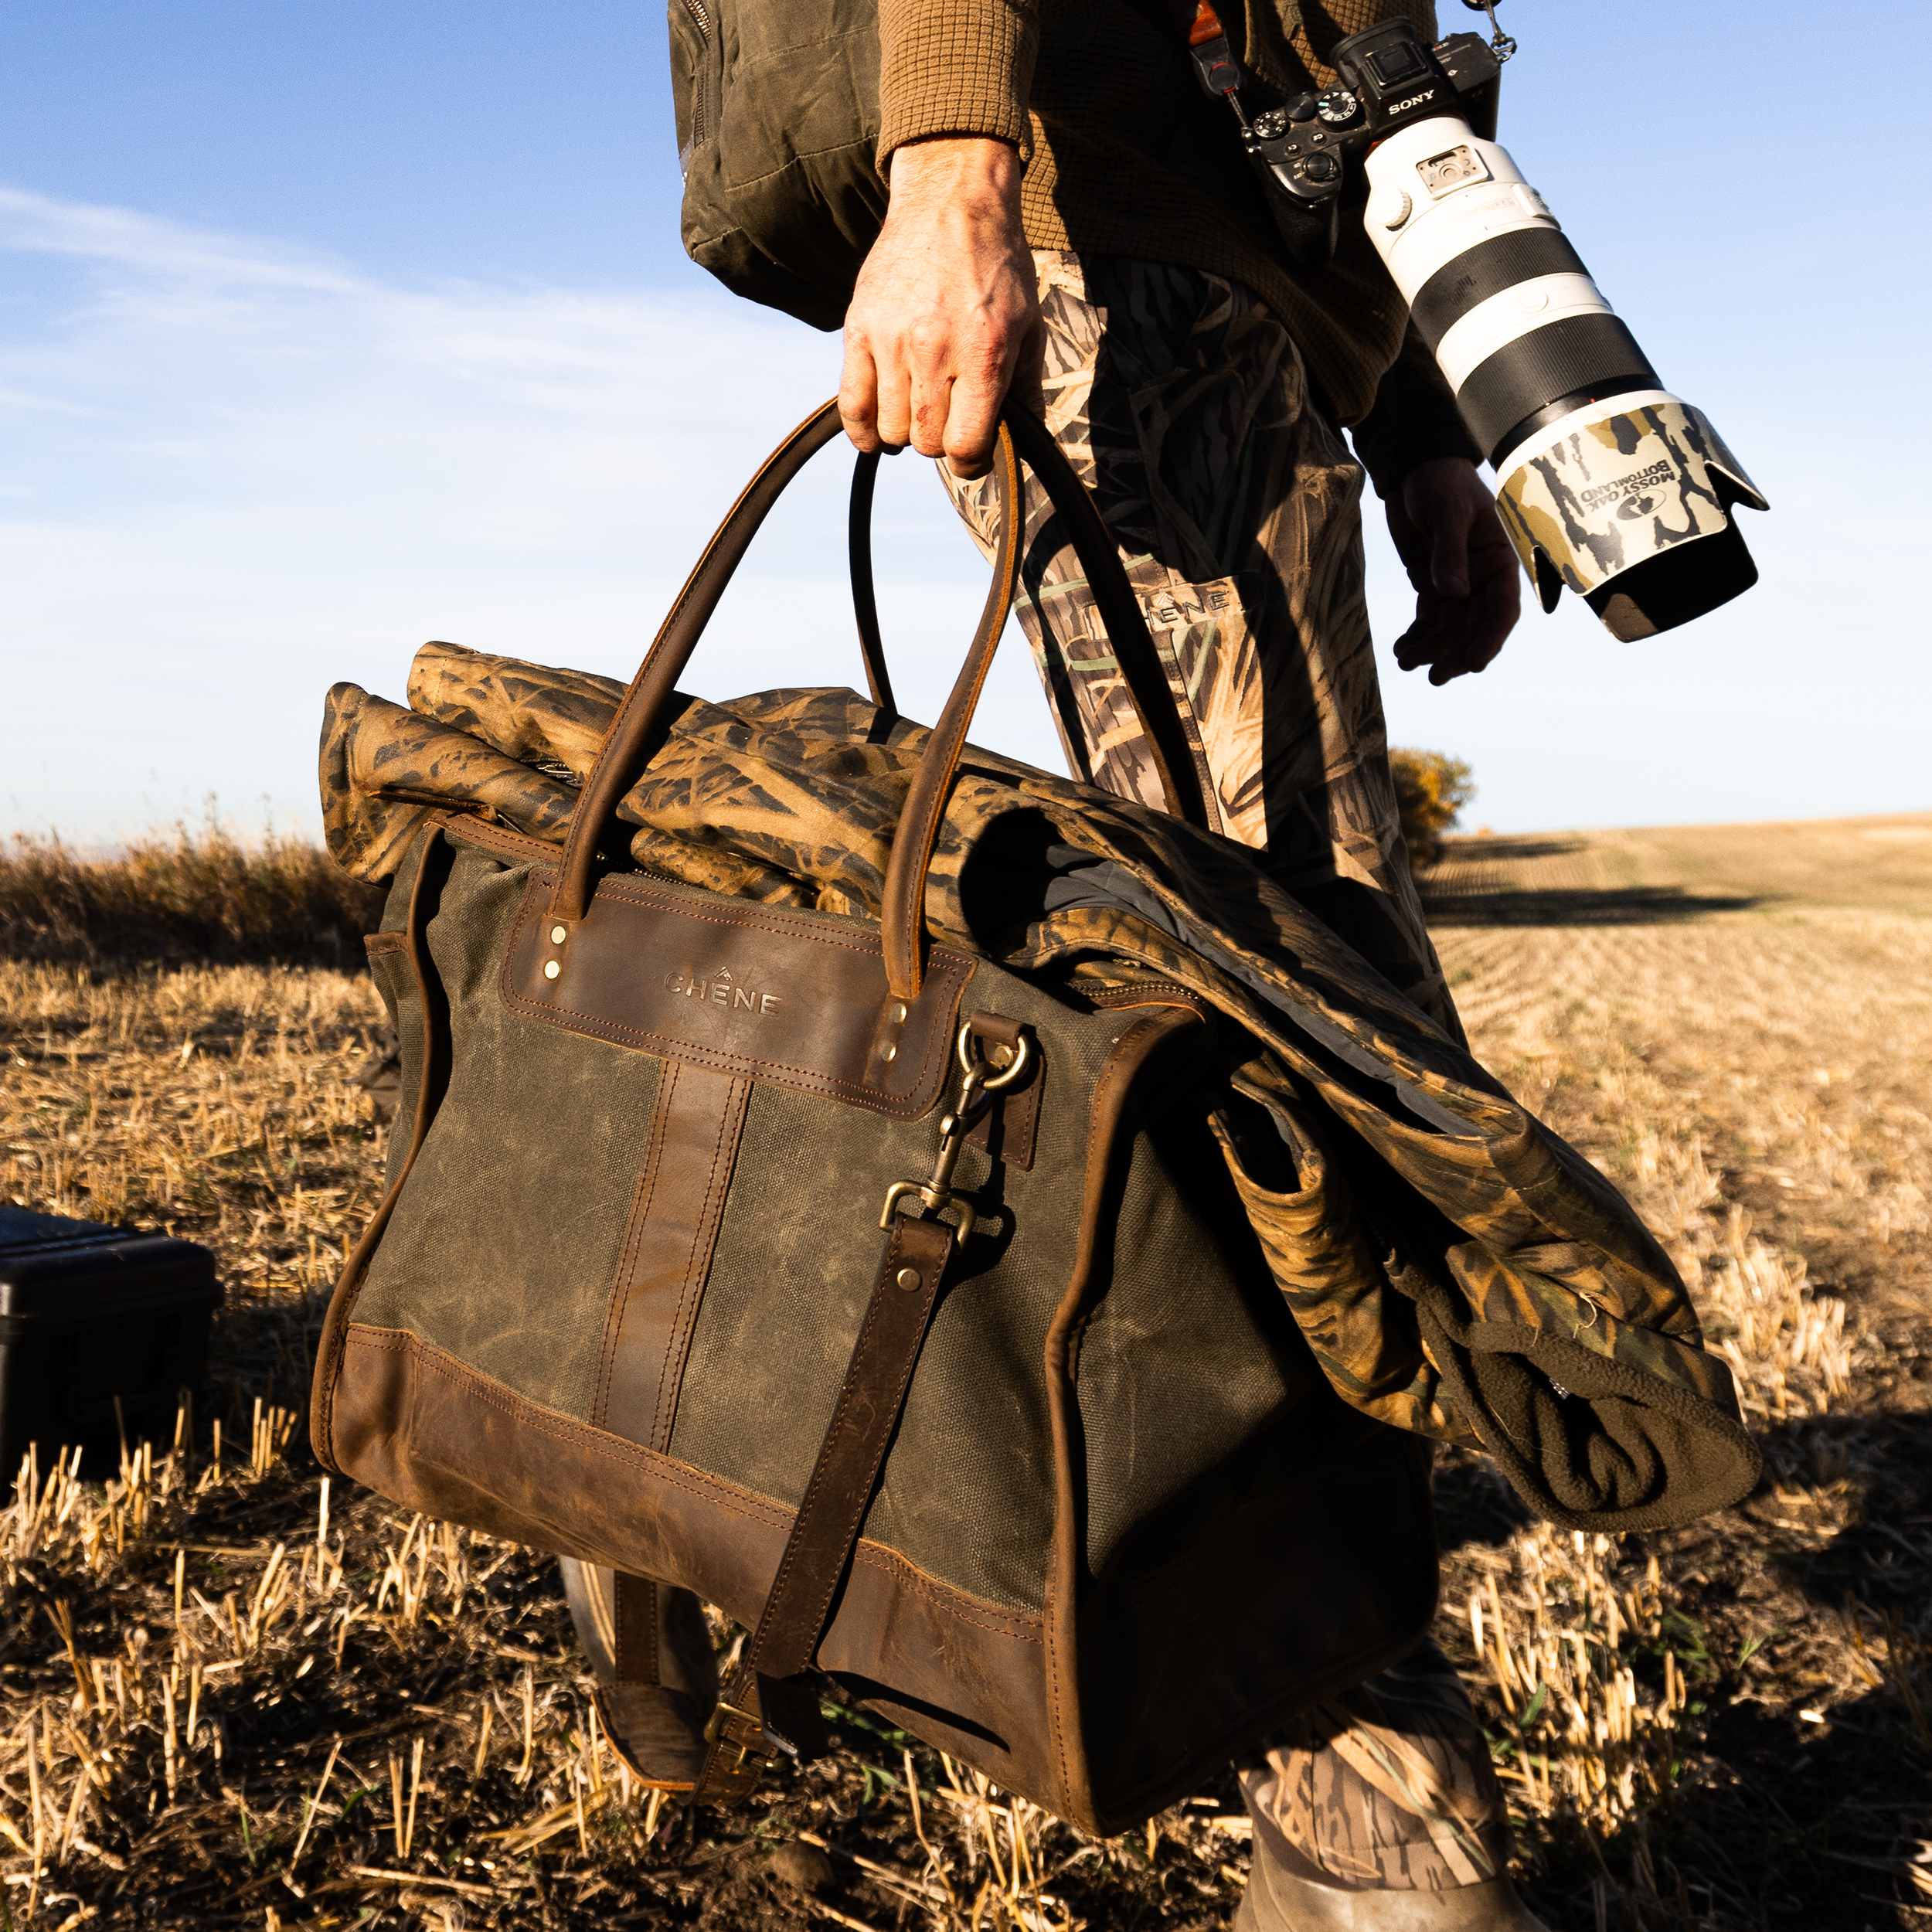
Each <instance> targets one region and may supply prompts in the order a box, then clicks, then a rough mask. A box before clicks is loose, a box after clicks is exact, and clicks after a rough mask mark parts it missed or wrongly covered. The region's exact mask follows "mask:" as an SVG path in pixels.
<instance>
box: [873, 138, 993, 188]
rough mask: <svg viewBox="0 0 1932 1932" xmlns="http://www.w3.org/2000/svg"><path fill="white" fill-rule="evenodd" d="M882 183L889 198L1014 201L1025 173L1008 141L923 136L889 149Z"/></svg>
mask: <svg viewBox="0 0 1932 1932" xmlns="http://www.w3.org/2000/svg"><path fill="white" fill-rule="evenodd" d="M1024 172H1025V168H1024V165H1023V164H1022V162H1021V160H1020V158H1019V150H1018V149H1017V148H1015V147H1014V145H1013V144H1012V142H1011V141H1002V140H1000V139H999V138H998V136H996V135H993V134H927V135H923V136H922V137H921V138H920V139H918V140H917V141H906V142H905V143H904V144H903V145H902V146H900V147H897V148H894V149H893V151H892V153H891V155H889V157H888V158H887V160H886V179H887V181H888V182H889V183H890V184H891V186H892V192H893V196H894V198H895V199H896V198H897V197H899V196H902V195H904V196H910V197H912V198H913V199H924V198H925V197H926V196H930V195H934V194H939V195H944V196H948V197H949V198H950V197H951V196H958V195H967V196H975V195H980V196H990V197H996V198H998V199H1000V200H1002V201H1006V200H1011V201H1013V202H1017V201H1018V199H1019V184H1020V179H1021V176H1022V175H1023V174H1024Z"/></svg>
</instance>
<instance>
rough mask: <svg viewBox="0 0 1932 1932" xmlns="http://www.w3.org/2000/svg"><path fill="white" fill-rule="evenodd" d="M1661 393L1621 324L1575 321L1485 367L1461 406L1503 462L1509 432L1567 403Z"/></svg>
mask: <svg viewBox="0 0 1932 1932" xmlns="http://www.w3.org/2000/svg"><path fill="white" fill-rule="evenodd" d="M1612 384H1614V385H1615V389H1612V388H1611V385H1612ZM1658 386H1659V385H1658V379H1657V372H1656V371H1655V369H1652V368H1651V366H1650V363H1649V362H1648V359H1646V358H1645V354H1644V352H1643V351H1642V350H1641V349H1639V348H1638V346H1637V338H1636V337H1635V336H1634V335H1631V332H1630V331H1629V330H1628V328H1625V327H1624V325H1623V323H1622V322H1621V321H1619V320H1618V319H1617V317H1616V316H1614V315H1573V316H1571V317H1570V318H1567V319H1566V320H1565V321H1560V322H1549V323H1546V325H1544V326H1543V328H1538V329H1532V331H1531V332H1529V334H1528V335H1519V336H1518V337H1517V338H1516V339H1515V341H1514V342H1510V343H1508V344H1506V345H1505V346H1504V347H1503V348H1502V349H1498V350H1497V351H1496V352H1495V355H1492V356H1490V357H1489V358H1488V359H1487V360H1485V361H1484V362H1478V364H1477V365H1476V366H1475V368H1474V369H1471V371H1470V372H1469V376H1468V380H1467V381H1465V382H1464V384H1463V386H1462V387H1461V389H1458V390H1457V392H1456V404H1457V406H1458V408H1459V409H1461V411H1462V416H1463V420H1464V422H1465V423H1468V425H1469V434H1471V436H1473V437H1475V439H1476V441H1477V443H1478V444H1479V445H1480V446H1481V447H1482V448H1484V449H1485V450H1488V451H1491V452H1492V455H1493V456H1500V455H1503V454H1507V452H1506V451H1502V450H1501V449H1499V448H1498V444H1499V443H1500V442H1501V441H1502V439H1503V438H1504V437H1505V436H1507V435H1508V434H1509V431H1510V430H1513V429H1514V428H1515V427H1516V425H1517V424H1518V423H1520V422H1522V420H1524V419H1525V418H1526V417H1529V416H1533V415H1534V414H1535V413H1536V411H1537V410H1539V409H1541V408H1543V406H1544V405H1545V404H1546V403H1553V402H1554V401H1555V400H1556V398H1557V397H1558V396H1571V395H1575V394H1577V393H1583V394H1587V395H1592V396H1603V395H1609V394H1614V393H1617V390H1622V389H1655V388H1656V387H1658Z"/></svg>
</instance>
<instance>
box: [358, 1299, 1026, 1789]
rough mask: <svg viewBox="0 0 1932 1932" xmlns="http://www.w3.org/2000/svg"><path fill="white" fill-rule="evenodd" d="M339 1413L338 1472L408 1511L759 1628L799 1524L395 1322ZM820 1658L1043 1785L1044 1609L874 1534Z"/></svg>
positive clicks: (945, 1736) (941, 1743)
mask: <svg viewBox="0 0 1932 1932" xmlns="http://www.w3.org/2000/svg"><path fill="white" fill-rule="evenodd" d="M336 1436H337V1440H338V1445H339V1451H340V1456H341V1466H342V1468H343V1469H344V1470H345V1471H348V1472H349V1474H351V1475H353V1476H354V1477H355V1479H356V1480H357V1481H359V1482H362V1483H366V1484H367V1485H369V1487H371V1488H374V1489H376V1490H378V1491H379V1492H380V1493H381V1494H382V1495H385V1496H386V1497H388V1498H390V1499H391V1500H392V1501H393V1502H396V1503H398V1504H400V1505H401V1506H403V1508H405V1509H422V1510H423V1511H424V1512H426V1513H428V1514H431V1515H437V1516H439V1517H440V1518H442V1519H444V1520H445V1521H447V1522H457V1523H464V1524H468V1525H469V1526H471V1527H472V1528H474V1529H483V1530H486V1531H488V1533H489V1534H490V1535H492V1536H500V1537H502V1538H505V1539H508V1540H510V1541H513V1542H517V1543H526V1544H529V1545H530V1546H532V1547H534V1548H536V1549H549V1550H554V1551H556V1552H558V1553H560V1554H562V1555H565V1556H575V1557H577V1559H578V1560H580V1562H583V1563H603V1564H606V1565H608V1566H611V1567H612V1568H614V1569H616V1570H622V1571H625V1572H628V1573H630V1574H631V1575H634V1576H649V1577H657V1578H659V1579H661V1580H663V1581H664V1582H665V1583H674V1584H679V1585H682V1587H685V1588H686V1589H689V1590H696V1592H697V1593H698V1594H699V1596H701V1597H703V1598H704V1599H705V1600H706V1601H707V1602H709V1603H713V1604H717V1605H718V1607H719V1608H720V1609H722V1610H723V1611H724V1612H725V1614H726V1615H727V1616H729V1617H732V1618H733V1620H734V1621H736V1622H738V1623H740V1624H743V1625H745V1626H746V1627H747V1628H750V1627H752V1626H753V1625H754V1624H756V1623H757V1621H758V1617H759V1613H760V1610H761V1609H762V1607H763V1606H764V1603H765V1600H766V1599H767V1597H768V1596H769V1595H770V1590H771V1583H772V1579H773V1577H774V1576H775V1574H776V1573H777V1568H778V1564H779V1561H780V1559H781V1556H783V1554H784V1548H785V1545H786V1543H787V1540H788V1539H789V1536H790V1534H791V1526H792V1522H793V1512H791V1510H789V1509H785V1508H784V1507H783V1506H781V1505H779V1504H777V1503H774V1502H770V1501H769V1500H767V1498H764V1497H763V1496H760V1495H755V1494H753V1492H751V1491H750V1490H747V1489H743V1488H739V1487H738V1486H737V1485H735V1484H732V1483H729V1482H726V1481H723V1480H722V1479H721V1478H718V1477H716V1476H713V1475H707V1474H706V1473H705V1472H704V1471H702V1470H698V1469H694V1468H692V1467H691V1466H690V1465H689V1464H688V1463H682V1462H677V1461H673V1460H672V1458H670V1457H668V1456H665V1455H660V1454H658V1453H657V1452H656V1451H653V1450H650V1449H646V1448H644V1447H641V1446H639V1445H638V1444H634V1443H630V1442H626V1441H624V1440H622V1439H621V1438H620V1437H616V1436H612V1435H609V1434H605V1433H604V1431H602V1430H597V1429H593V1428H591V1427H590V1426H589V1425H588V1424H587V1423H582V1422H578V1421H576V1420H573V1418H571V1417H568V1416H562V1415H559V1414H557V1413H556V1411H554V1410H549V1409H544V1408H541V1407H539V1406H538V1405H537V1404H536V1403H532V1402H530V1401H529V1400H526V1399H525V1398H524V1397H522V1396H519V1395H517V1394H515V1393H514V1392H513V1391H512V1390H510V1389H506V1388H505V1387H503V1386H502V1384H501V1383H495V1382H492V1381H491V1380H489V1379H488V1378H487V1377H485V1376H479V1375H477V1374H476V1373H474V1372H473V1371H472V1370H471V1369H467V1368H465V1367H464V1366H463V1365H462V1364H461V1362H457V1360H456V1359H454V1357H452V1356H451V1355H447V1354H446V1353H444V1352H443V1351H442V1350H441V1349H437V1347H435V1346H434V1344H432V1343H430V1342H424V1341H423V1340H422V1339H421V1338H420V1337H418V1336H416V1335H410V1334H406V1333H404V1332H400V1331H398V1330H395V1329H388V1328H368V1327H366V1326H363V1325H355V1326H354V1327H352V1328H350V1329H349V1334H348V1338H347V1344H346V1346H345V1350H344V1366H343V1369H342V1379H341V1391H340V1394H339V1396H338V1421H337V1423H336ZM818 1663H819V1667H820V1668H821V1669H824V1670H827V1671H830V1672H835V1673H839V1674H842V1675H844V1676H845V1678H846V1679H848V1681H849V1682H851V1683H852V1684H854V1685H859V1686H862V1687H869V1688H862V1695H863V1696H865V1697H866V1701H867V1702H879V1701H880V1700H881V1699H886V1700H888V1701H889V1703H890V1706H891V1709H893V1712H894V1713H899V1714H900V1716H903V1714H904V1713H908V1712H910V1713H916V1716H914V1718H913V1722H914V1723H915V1726H916V1728H917V1730H918V1733H919V1734H920V1736H922V1737H924V1738H927V1739H928V1740H930V1741H932V1742H934V1743H935V1744H937V1747H938V1748H939V1749H940V1750H946V1751H949V1752H951V1753H952V1754H953V1755H954V1756H955V1757H961V1758H963V1759H964V1760H965V1761H966V1762H968V1763H969V1764H975V1765H977V1766H978V1767H979V1768H980V1769H981V1770H984V1771H985V1773H986V1774H987V1775H988V1777H992V1778H994V1779H995V1780H996V1781H998V1783H1000V1784H1002V1785H1003V1786H1004V1787H1006V1788H1008V1789H1009V1790H1013V1791H1029V1792H1034V1793H1039V1792H1043V1791H1045V1790H1046V1784H1047V1778H1048V1776H1049V1767H1048V1766H1047V1764H1046V1762H1045V1760H1043V1759H1041V1758H1039V1757H1036V1756H1033V1755H1029V1752H1030V1751H1032V1750H1034V1749H1036V1747H1033V1746H1029V1744H1028V1743H1027V1740H1029V1739H1030V1740H1038V1739H1039V1737H1040V1736H1042V1735H1043V1726H1042V1725H1041V1723H1040V1718H1039V1712H1040V1706H1041V1697H1042V1690H1043V1675H1042V1665H1041V1648H1040V1626H1039V1618H1038V1617H1029V1616H1028V1615H1026V1614H1024V1613H1023V1612H1021V1611H1010V1610H1006V1609H1004V1608H1002V1607H1001V1606H1000V1605H998V1604H989V1603H987V1602H985V1601H984V1600H982V1599H981V1598H978V1597H971V1596H968V1594H965V1593H964V1591H961V1590H955V1589H954V1588H953V1587H951V1585H949V1584H947V1583H943V1582H941V1581H940V1580H939V1579H938V1578H937V1577H933V1576H930V1575H929V1574H927V1573H926V1572H924V1571H923V1570H919V1569H917V1568H916V1567H915V1566H913V1565H912V1564H911V1563H908V1562H906V1560H905V1559H904V1558H903V1556H900V1555H899V1554H898V1553H897V1552H896V1551H894V1550H891V1549H886V1548H884V1547H883V1546H880V1545H879V1544H877V1543H869V1542H866V1541H864V1540H862V1541H861V1542H860V1543H859V1546H858V1547H857V1549H855V1551H854V1553H853V1561H852V1569H851V1572H850V1573H849V1576H848V1577H847V1579H846V1583H845V1590H844V1591H843V1592H842V1594H841V1595H840V1597H839V1599H838V1609H837V1611H836V1613H835V1615H834V1617H833V1618H832V1625H831V1628H829V1629H828V1631H827V1632H826V1633H825V1637H824V1638H823V1639H822V1640H821V1642H820V1645H819V1647H818ZM901 1700H903V1702H901ZM881 1707H882V1708H883V1707H884V1706H883V1704H882V1706H881ZM895 1721H898V1719H897V1718H896V1720H895ZM1006 1740H1012V1742H1013V1744H1014V1745H1015V1746H1016V1747H1019V1748H1018V1750H1017V1751H1015V1750H1013V1749H1009V1746H1008V1743H1007V1742H1006Z"/></svg>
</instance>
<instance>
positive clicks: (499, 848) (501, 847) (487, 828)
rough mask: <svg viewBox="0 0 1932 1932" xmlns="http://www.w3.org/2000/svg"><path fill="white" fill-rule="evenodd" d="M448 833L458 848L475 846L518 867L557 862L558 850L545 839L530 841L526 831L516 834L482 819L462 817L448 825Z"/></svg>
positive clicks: (505, 827)
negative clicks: (525, 864)
mask: <svg viewBox="0 0 1932 1932" xmlns="http://www.w3.org/2000/svg"><path fill="white" fill-rule="evenodd" d="M447 831H448V833H449V835H450V836H451V838H454V839H455V840H456V841H457V843H458V844H460V845H476V846H478V847H480V848H481V849H482V850H483V851H485V852H495V854H496V855H497V856H498V858H500V859H511V860H513V861H514V862H517V863H519V864H523V863H526V862H532V863H535V864H537V865H540V866H554V865H555V864H556V861H557V849H556V846H555V845H552V844H551V843H550V842H549V840H548V839H546V838H532V837H531V836H530V835H529V833H528V832H519V831H517V830H516V828H515V827H514V826H512V825H486V824H485V823H484V822H483V821H481V819H476V818H464V819H460V820H458V821H456V822H454V823H453V824H452V825H450V826H449V827H448V828H447Z"/></svg>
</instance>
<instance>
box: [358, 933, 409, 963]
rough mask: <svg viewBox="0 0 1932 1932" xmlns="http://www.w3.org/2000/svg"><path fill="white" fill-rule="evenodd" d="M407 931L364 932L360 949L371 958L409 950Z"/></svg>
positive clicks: (379, 957) (374, 958)
mask: <svg viewBox="0 0 1932 1932" xmlns="http://www.w3.org/2000/svg"><path fill="white" fill-rule="evenodd" d="M409 944H410V941H409V934H407V933H365V934H363V935H362V951H364V952H366V954H368V955H369V957H370V958H371V959H372V960H376V959H381V958H382V957H384V956H385V955H386V954H389V953H406V952H407V951H409Z"/></svg>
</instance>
